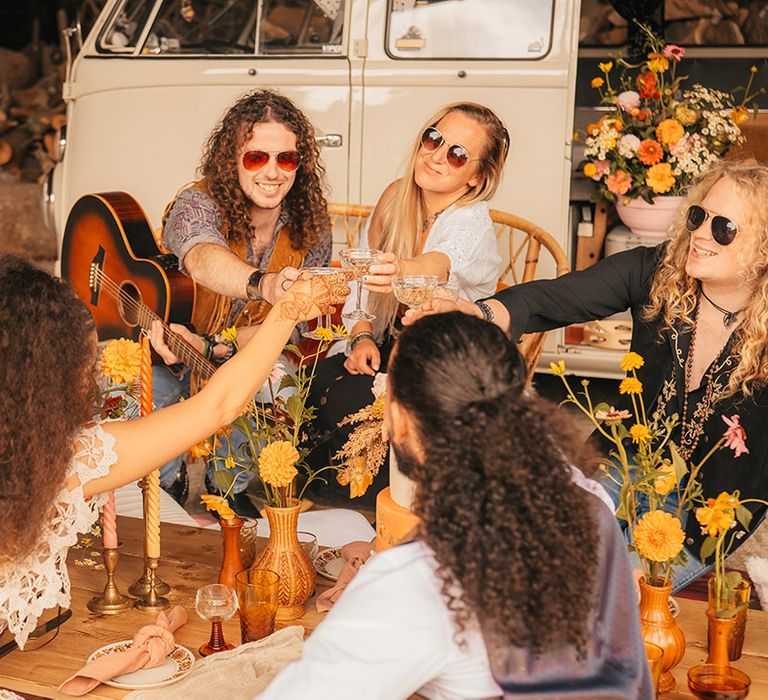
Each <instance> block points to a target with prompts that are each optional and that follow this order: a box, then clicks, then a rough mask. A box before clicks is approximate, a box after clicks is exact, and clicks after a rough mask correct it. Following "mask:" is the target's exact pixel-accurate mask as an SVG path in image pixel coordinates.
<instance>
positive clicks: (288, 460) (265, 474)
mask: <svg viewBox="0 0 768 700" xmlns="http://www.w3.org/2000/svg"><path fill="white" fill-rule="evenodd" d="M298 461H299V453H298V452H297V450H296V448H295V447H294V446H293V445H292V444H291V443H290V442H288V441H287V440H276V441H275V442H271V443H269V444H268V445H266V446H265V447H263V448H262V450H261V453H260V454H259V476H261V480H262V481H263V482H264V483H267V484H269V485H270V486H288V484H290V483H291V482H292V481H293V479H294V477H295V476H296V474H298V472H297V470H296V466H295V465H296V462H298Z"/></svg>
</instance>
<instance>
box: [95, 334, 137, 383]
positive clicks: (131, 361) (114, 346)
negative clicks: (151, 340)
mask: <svg viewBox="0 0 768 700" xmlns="http://www.w3.org/2000/svg"><path fill="white" fill-rule="evenodd" d="M140 370H141V345H139V344H138V343H135V342H134V341H132V340H127V339H126V338H118V339H117V340H110V341H109V342H108V343H107V345H106V346H105V348H104V352H102V354H101V371H102V372H103V373H104V376H105V377H107V378H108V379H111V380H112V381H113V382H116V383H118V384H132V383H133V382H135V381H136V380H137V379H138V378H139V372H140Z"/></svg>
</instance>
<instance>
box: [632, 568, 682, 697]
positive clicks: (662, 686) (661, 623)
mask: <svg viewBox="0 0 768 700" xmlns="http://www.w3.org/2000/svg"><path fill="white" fill-rule="evenodd" d="M671 592H672V584H671V583H669V584H667V585H666V586H652V585H651V584H650V583H647V582H646V581H645V578H641V579H640V633H641V634H642V636H643V639H644V640H645V641H646V642H650V643H651V644H655V645H656V646H658V647H661V648H662V649H663V650H664V656H663V657H662V660H661V677H660V678H659V689H658V690H659V692H660V693H667V692H669V691H670V690H672V689H674V687H675V677H674V676H673V675H672V674H671V673H670V670H671V669H673V668H674V667H675V666H677V664H679V663H680V662H681V661H682V659H683V654H684V653H685V635H684V634H683V631H682V630H681V629H680V627H678V625H677V622H676V621H675V618H674V617H672V613H671V612H670V611H669V594H670V593H671Z"/></svg>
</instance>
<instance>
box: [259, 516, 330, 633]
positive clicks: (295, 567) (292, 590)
mask: <svg viewBox="0 0 768 700" xmlns="http://www.w3.org/2000/svg"><path fill="white" fill-rule="evenodd" d="M265 510H266V513H267V520H269V540H268V542H267V546H266V547H265V548H264V551H263V552H262V553H261V554H260V555H259V556H258V557H257V558H256V561H255V562H254V564H253V566H254V567H255V568H257V569H271V570H272V571H275V572H277V574H278V576H280V584H279V590H278V596H277V616H276V619H277V620H279V621H287V620H295V619H296V618H298V617H301V616H302V615H303V614H304V603H305V602H306V601H307V599H308V598H309V597H310V596H311V595H312V594H313V593H314V592H315V584H316V583H317V575H316V573H315V567H314V566H312V562H311V561H309V557H308V556H307V554H306V552H305V551H304V549H303V548H302V546H301V544H300V543H299V539H298V536H297V535H296V531H297V530H298V522H299V503H298V501H294V502H293V503H292V504H291V506H290V507H287V508H273V507H271V506H265Z"/></svg>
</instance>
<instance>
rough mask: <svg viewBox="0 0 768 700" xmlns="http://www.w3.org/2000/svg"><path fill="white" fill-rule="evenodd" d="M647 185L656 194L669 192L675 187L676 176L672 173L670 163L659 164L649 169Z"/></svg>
mask: <svg viewBox="0 0 768 700" xmlns="http://www.w3.org/2000/svg"><path fill="white" fill-rule="evenodd" d="M645 184H646V185H648V187H650V188H651V189H652V190H653V191H654V192H655V193H656V194H664V193H665V192H669V191H670V190H671V189H672V188H673V187H674V186H675V174H674V173H673V172H672V166H671V165H670V164H669V163H658V164H657V165H654V166H653V167H651V168H648V173H647V174H646V176H645Z"/></svg>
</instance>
